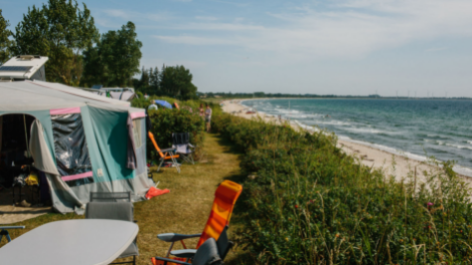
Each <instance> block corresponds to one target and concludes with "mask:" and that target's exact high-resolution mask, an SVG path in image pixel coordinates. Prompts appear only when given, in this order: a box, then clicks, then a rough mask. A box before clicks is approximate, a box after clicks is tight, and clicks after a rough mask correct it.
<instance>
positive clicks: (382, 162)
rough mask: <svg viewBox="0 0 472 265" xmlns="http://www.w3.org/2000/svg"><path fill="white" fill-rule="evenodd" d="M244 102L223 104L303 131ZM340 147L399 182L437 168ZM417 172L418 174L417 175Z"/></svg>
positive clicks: (341, 143) (421, 178)
mask: <svg viewBox="0 0 472 265" xmlns="http://www.w3.org/2000/svg"><path fill="white" fill-rule="evenodd" d="M241 101H242V100H226V101H223V102H222V109H223V111H224V112H227V113H231V114H233V115H236V116H239V117H243V118H246V119H259V118H260V119H262V120H264V121H266V122H272V123H274V124H281V123H286V122H289V123H290V125H291V126H292V127H293V128H294V129H296V130H300V129H302V128H301V127H300V125H299V124H298V123H296V122H295V121H287V120H283V119H282V120H279V119H278V118H276V117H274V116H271V115H267V114H264V113H260V112H257V111H255V110H253V109H251V108H249V107H247V106H244V105H242V104H240V102H241ZM338 147H340V148H341V149H342V150H343V151H344V152H345V153H346V154H348V155H352V156H354V157H356V158H357V159H358V161H359V163H362V164H363V165H366V166H368V167H372V168H375V169H380V170H382V171H383V172H384V173H385V175H387V176H394V177H395V179H396V180H397V181H402V180H407V179H408V176H414V175H415V174H416V179H417V182H418V183H420V182H425V181H426V178H425V175H424V173H423V172H425V171H426V172H432V171H435V170H437V168H436V167H435V166H433V165H431V164H428V163H427V162H424V161H418V160H414V159H410V158H408V157H406V156H401V155H397V154H392V153H389V152H386V151H383V150H380V149H377V148H374V147H371V146H368V145H364V144H360V143H356V142H351V141H348V140H341V139H338ZM415 172H416V173H415ZM459 176H461V177H462V178H463V179H464V180H466V181H467V182H468V183H470V184H472V178H470V177H467V176H463V175H460V174H459Z"/></svg>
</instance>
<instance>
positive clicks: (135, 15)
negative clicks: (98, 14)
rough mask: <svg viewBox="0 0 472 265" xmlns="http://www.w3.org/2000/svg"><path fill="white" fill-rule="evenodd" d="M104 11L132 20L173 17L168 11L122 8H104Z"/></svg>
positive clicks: (162, 19) (110, 15) (156, 19)
mask: <svg viewBox="0 0 472 265" xmlns="http://www.w3.org/2000/svg"><path fill="white" fill-rule="evenodd" d="M102 12H103V13H105V14H106V15H108V16H109V17H113V18H120V19H123V20H132V21H136V20H138V21H142V20H151V21H164V20H170V19H172V18H173V17H172V16H171V15H169V14H168V13H141V12H136V11H127V10H121V9H107V10H103V11H102Z"/></svg>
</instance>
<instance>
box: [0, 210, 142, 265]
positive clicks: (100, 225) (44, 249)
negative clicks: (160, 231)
mask: <svg viewBox="0 0 472 265" xmlns="http://www.w3.org/2000/svg"><path fill="white" fill-rule="evenodd" d="M138 231H139V227H138V226H137V225H136V224H135V223H133V222H126V221H117V220H105V219H81V220H65V221H56V222H51V223H47V224H44V225H42V226H40V227H38V228H36V229H33V230H31V231H29V232H27V233H25V234H23V235H21V236H19V237H18V238H16V239H14V240H13V241H11V242H10V243H8V244H6V245H5V246H4V247H2V248H0V264H9V265H16V264H18V265H20V264H21V265H24V264H37V265H55V264H57V265H63V264H68V265H104V264H109V263H111V262H112V261H113V260H115V258H116V257H118V256H119V255H120V254H121V253H122V252H123V251H124V250H125V249H126V248H127V247H128V246H129V245H130V244H131V243H132V242H133V240H134V239H135V238H136V235H137V234H138Z"/></svg>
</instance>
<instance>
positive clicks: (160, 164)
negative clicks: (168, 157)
mask: <svg viewBox="0 0 472 265" xmlns="http://www.w3.org/2000/svg"><path fill="white" fill-rule="evenodd" d="M163 163H164V159H161V163H159V167H158V168H157V172H159V170H160V169H161V166H162V164H163Z"/></svg>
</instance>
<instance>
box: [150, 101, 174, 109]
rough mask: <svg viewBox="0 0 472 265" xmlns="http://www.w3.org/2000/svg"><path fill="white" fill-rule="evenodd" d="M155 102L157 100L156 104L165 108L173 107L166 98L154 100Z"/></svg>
mask: <svg viewBox="0 0 472 265" xmlns="http://www.w3.org/2000/svg"><path fill="white" fill-rule="evenodd" d="M154 102H156V104H159V105H161V106H163V107H164V108H168V109H172V105H171V104H170V103H169V102H167V101H165V100H154Z"/></svg>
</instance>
